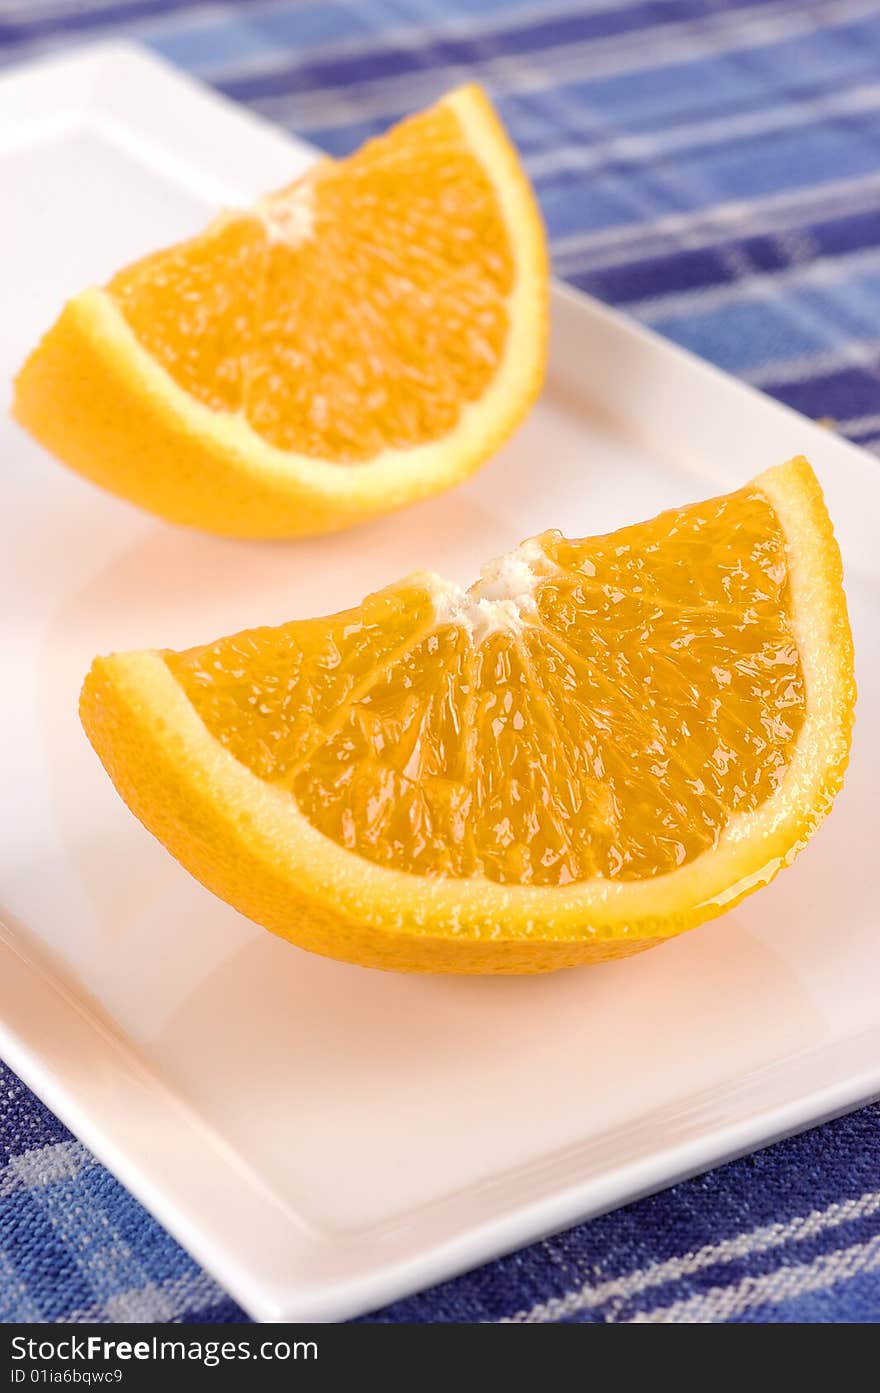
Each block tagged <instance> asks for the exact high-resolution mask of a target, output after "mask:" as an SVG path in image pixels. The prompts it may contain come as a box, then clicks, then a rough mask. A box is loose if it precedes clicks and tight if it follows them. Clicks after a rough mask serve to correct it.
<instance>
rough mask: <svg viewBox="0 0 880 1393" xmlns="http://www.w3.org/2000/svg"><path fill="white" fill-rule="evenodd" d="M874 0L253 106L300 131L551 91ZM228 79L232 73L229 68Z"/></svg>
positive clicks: (700, 24) (768, 9)
mask: <svg viewBox="0 0 880 1393" xmlns="http://www.w3.org/2000/svg"><path fill="white" fill-rule="evenodd" d="M876 13H877V5H876V0H827V2H826V3H825V4H822V5H821V6H819V7H818V10H814V9H813V8H808V7H807V6H805V5H804V4H803V3H801V0H777V3H766V2H765V3H762V4H757V5H755V6H754V7H750V8H748V9H742V10H737V11H735V12H732V11H731V12H725V11H719V12H718V13H717V14H716V15H713V16H706V15H703V16H700V17H699V18H698V19H695V20H682V21H680V22H679V23H678V24H670V25H668V26H666V27H665V28H664V29H663V30H662V31H658V32H656V33H655V32H652V33H651V34H650V36H647V35H646V34H645V32H644V31H637V32H635V33H630V34H626V35H622V36H621V35H612V36H609V37H608V38H601V39H584V40H582V41H581V42H579V43H561V44H559V45H558V47H555V48H547V49H542V50H541V51H540V53H539V54H531V55H530V54H522V55H520V54H516V55H501V56H499V57H496V58H491V57H490V58H487V59H486V60H485V61H484V62H477V63H473V64H470V65H466V64H460V63H456V64H450V65H448V66H446V67H439V66H434V67H429V68H425V69H423V70H420V71H419V72H416V73H411V74H407V75H406V76H403V77H395V79H394V82H393V83H390V82H389V81H388V79H387V78H386V77H377V78H375V79H368V80H365V81H362V82H359V83H354V84H351V85H350V86H347V87H342V88H338V87H334V86H330V87H325V88H321V89H319V90H317V91H312V92H302V93H298V92H297V91H296V90H295V84H294V86H293V89H292V90H291V91H290V92H289V93H285V94H284V95H282V96H280V97H264V98H255V99H254V100H253V102H252V103H250V104H251V105H253V106H254V108H255V109H257V110H259V111H262V112H263V113H264V114H266V115H269V116H273V115H275V116H277V117H278V118H279V119H280V118H281V117H282V116H284V115H288V116H289V115H290V114H291V112H292V111H295V113H296V120H297V122H298V124H299V126H300V128H301V129H302V131H303V133H304V134H307V133H308V129H309V128H310V127H319V126H320V127H324V128H325V129H330V128H332V127H335V126H345V125H350V124H360V123H361V122H363V121H364V120H367V119H371V118H380V117H383V116H388V115H390V114H396V113H398V112H400V111H402V110H416V109H418V108H420V107H422V106H424V105H426V104H427V102H428V101H430V100H431V99H432V98H434V97H436V95H437V93H438V92H442V91H443V90H444V89H446V88H448V87H452V86H454V85H455V84H456V83H458V82H461V81H465V80H467V81H471V80H473V79H474V77H476V78H477V79H478V80H480V81H483V82H486V83H487V84H488V85H490V86H491V87H492V89H493V92H494V94H495V95H496V96H497V95H499V94H502V95H503V94H505V93H512V94H520V93H533V92H541V91H545V90H550V91H553V89H555V88H557V87H559V86H560V84H561V83H564V82H568V81H573V82H584V81H586V80H587V79H588V78H596V77H602V76H610V75H614V76H618V75H620V74H622V73H627V72H636V71H638V70H641V69H659V68H663V67H667V66H669V65H670V64H672V63H675V62H695V61H699V60H700V59H703V58H706V57H713V56H716V55H721V54H724V53H731V52H740V53H745V52H749V51H751V50H753V49H756V48H762V47H764V46H765V45H768V44H772V43H778V42H780V41H782V40H785V39H791V38H796V37H797V36H798V35H801V34H808V33H815V32H816V31H817V25H818V26H819V27H821V28H822V29H830V28H833V27H834V26H835V25H843V24H846V23H851V22H852V21H853V20H857V19H862V18H866V17H869V16H873V15H876ZM228 80H230V81H231V80H232V78H231V75H230V78H229V79H228Z"/></svg>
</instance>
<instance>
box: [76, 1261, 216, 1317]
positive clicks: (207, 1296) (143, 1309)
mask: <svg viewBox="0 0 880 1393" xmlns="http://www.w3.org/2000/svg"><path fill="white" fill-rule="evenodd" d="M226 1300H227V1296H226V1293H225V1292H224V1291H223V1290H222V1288H221V1287H219V1286H218V1285H217V1283H216V1282H215V1281H214V1279H213V1277H209V1276H208V1274H207V1272H199V1271H195V1270H194V1271H192V1272H185V1273H184V1274H183V1276H181V1277H172V1278H169V1279H168V1280H167V1281H164V1282H145V1283H144V1285H143V1286H142V1287H132V1288H131V1289H130V1290H128V1291H124V1292H120V1293H119V1294H118V1295H116V1296H111V1297H109V1298H108V1299H107V1301H106V1302H104V1303H103V1304H102V1305H96V1306H89V1307H88V1308H87V1309H83V1310H79V1311H71V1312H69V1313H68V1314H67V1315H65V1316H63V1317H60V1318H59V1324H61V1325H94V1324H95V1323H96V1322H98V1321H105V1320H111V1321H144V1322H145V1323H151V1324H155V1323H158V1322H164V1321H172V1320H178V1319H179V1318H180V1317H181V1316H183V1315H186V1313H187V1312H188V1311H204V1310H209V1309H210V1308H211V1307H212V1306H219V1305H220V1304H221V1302H223V1301H226Z"/></svg>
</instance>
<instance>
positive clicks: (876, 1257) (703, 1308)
mask: <svg viewBox="0 0 880 1393" xmlns="http://www.w3.org/2000/svg"><path fill="white" fill-rule="evenodd" d="M878 1267H880V1234H878V1235H877V1236H876V1238H872V1239H870V1241H869V1242H867V1243H854V1244H853V1246H852V1247H851V1248H841V1249H839V1250H838V1251H837V1252H836V1253H824V1254H823V1255H822V1256H821V1257H818V1258H816V1259H815V1260H814V1261H813V1262H809V1263H801V1264H798V1266H796V1267H779V1268H777V1269H776V1271H775V1272H768V1273H766V1274H765V1275H764V1276H763V1277H744V1278H743V1279H742V1281H741V1282H737V1283H736V1284H735V1285H734V1286H730V1287H712V1288H711V1290H710V1291H707V1292H702V1293H701V1294H700V1295H699V1296H691V1297H689V1298H688V1299H687V1300H685V1301H675V1302H673V1304H672V1305H671V1306H661V1307H659V1308H657V1309H656V1310H653V1311H640V1312H639V1313H638V1314H637V1315H635V1316H633V1317H632V1319H631V1321H628V1322H627V1324H630V1325H714V1324H721V1323H723V1322H724V1321H729V1320H733V1319H734V1317H735V1316H741V1315H742V1314H743V1313H744V1312H745V1311H748V1310H754V1308H755V1307H756V1306H779V1305H781V1304H782V1303H783V1302H785V1301H794V1300H796V1299H797V1298H798V1297H800V1296H807V1295H808V1294H809V1293H810V1292H814V1291H825V1290H827V1288H828V1287H833V1286H836V1285H837V1283H838V1282H848V1281H850V1280H851V1279H852V1278H853V1277H857V1276H858V1275H859V1274H860V1273H862V1272H874V1271H876V1270H877V1268H878Z"/></svg>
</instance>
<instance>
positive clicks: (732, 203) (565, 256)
mask: <svg viewBox="0 0 880 1393" xmlns="http://www.w3.org/2000/svg"><path fill="white" fill-rule="evenodd" d="M119 35H124V36H125V37H127V38H131V39H135V40H137V41H139V42H141V43H143V44H145V45H147V46H148V47H150V48H152V49H154V50H155V51H156V52H158V53H160V54H162V55H163V56H164V57H165V58H167V59H169V60H170V61H171V62H173V63H176V64H178V65H179V66H181V67H182V68H184V69H186V70H187V71H188V72H190V73H193V74H195V75H197V76H199V77H201V78H202V79H204V80H205V81H206V82H208V83H210V84H212V85H213V86H214V87H216V88H217V89H219V90H220V91H221V92H224V93H226V94H227V95H228V96H230V97H233V98H234V99H236V100H238V101H241V102H245V103H247V104H248V105H249V106H251V107H252V108H253V109H254V110H256V111H258V112H261V113H262V114H263V115H264V116H267V117H269V118H270V119H271V120H273V121H277V122H280V123H281V124H282V125H284V126H287V127H289V128H290V130H292V131H296V132H297V133H299V134H301V135H303V136H306V137H307V138H308V139H310V140H313V141H315V142H316V143H317V144H318V145H321V146H323V147H325V148H326V149H327V150H329V151H331V152H332V153H334V154H343V153H345V152H347V151H348V150H350V149H352V148H353V147H354V146H355V145H357V144H359V143H360V142H361V141H362V140H363V139H364V138H365V137H366V136H367V135H369V134H371V133H373V132H375V131H378V130H380V129H382V128H383V127H384V126H385V125H386V124H387V123H388V122H389V121H390V120H392V119H393V118H396V117H398V116H400V115H402V114H403V113H404V112H406V111H409V110H411V109H414V108H417V107H420V106H422V105H424V104H426V103H427V102H429V101H431V100H433V99H434V98H435V97H436V96H437V95H438V94H439V93H440V92H442V91H443V90H444V89H446V88H449V87H451V86H453V85H455V84H456V83H458V82H460V81H462V80H463V79H465V78H476V79H478V80H479V81H480V82H482V83H484V84H485V86H486V87H487V88H488V89H489V91H490V92H491V94H492V96H493V97H494V99H495V100H496V102H497V104H498V106H499V108H500V110H501V113H502V116H503V117H504V119H505V121H506V122H507V124H508V126H509V128H510V129H511V131H512V133H513V135H514V137H515V139H516V140H517V142H518V144H519V146H520V149H521V150H522V152H523V155H524V157H525V160H526V163H527V166H528V169H529V172H530V174H531V176H532V179H533V180H534V182H535V185H536V188H537V191H538V194H539V197H540V200H541V204H542V207H543V210H544V214H545V217H546V221H547V225H548V229H549V233H550V238H551V243H552V248H553V254H554V260H555V268H556V272H557V274H558V275H560V276H562V277H564V278H565V279H567V280H569V281H571V282H572V283H574V284H575V285H578V286H580V287H582V288H584V289H586V290H589V291H591V292H592V293H593V294H594V295H597V296H599V297H600V298H602V299H604V300H607V301H609V302H611V303H613V304H616V305H620V306H623V307H625V308H626V310H627V311H628V312H629V313H631V314H633V315H635V316H636V317H637V318H639V319H641V320H642V321H644V322H645V323H649V324H651V325H652V326H653V327H654V328H656V329H658V330H660V332H661V333H664V334H667V335H669V336H670V337H671V338H674V339H676V340H677V341H678V342H679V343H682V344H685V345H686V346H687V347H688V348H691V349H693V350H695V351H696V352H697V353H700V354H703V355H704V356H705V357H707V358H711V359H712V360H713V361H714V362H716V363H719V364H720V365H721V366H722V367H723V368H726V369H728V370H729V371H731V372H734V373H737V374H739V375H740V376H742V377H744V378H746V379H747V380H748V381H750V382H752V383H755V384H757V385H759V386H760V387H762V388H763V389H764V390H766V391H768V392H770V393H772V394H773V395H774V396H776V397H778V398H780V399H781V400H783V401H785V402H788V403H789V404H791V405H793V406H795V407H797V408H798V409H799V410H802V411H804V412H806V414H807V415H809V416H813V417H830V418H832V419H833V421H834V422H835V424H836V426H837V428H838V429H839V430H841V431H843V432H845V433H846V434H847V435H848V436H849V437H850V438H851V439H853V440H856V441H859V442H860V443H862V444H865V445H867V446H868V447H869V448H875V449H880V4H877V3H871V0H545V3H538V0H531V2H530V3H529V2H528V0H523V3H517V0H512V2H511V0H347V2H346V0H301V2H300V3H285V0H273V3H263V0H238V3H217V2H215V3H204V2H203V3H199V4H179V3H172V2H171V0H84V3H76V0H0V64H3V65H8V64H13V63H17V62H20V61H24V60H26V59H29V58H31V57H34V56H36V55H37V54H39V53H42V52H44V51H48V50H50V49H59V48H64V47H70V46H73V45H76V44H82V43H85V42H91V41H94V40H97V39H99V38H108V37H111V36H119ZM0 1167H2V1169H0V1319H2V1320H3V1321H15V1320H19V1321H35V1320H45V1321H58V1320H66V1321H82V1320H98V1321H120V1320H153V1321H186V1320H200V1321H216V1322H221V1321H242V1320H244V1319H246V1317H245V1316H244V1315H243V1313H242V1312H241V1311H240V1310H239V1309H238V1308H237V1307H236V1306H235V1304H234V1303H233V1302H232V1301H231V1300H230V1299H229V1297H227V1296H226V1295H225V1293H224V1292H223V1291H221V1290H220V1289H219V1288H218V1287H217V1285H216V1284H215V1283H214V1281H213V1280H212V1279H211V1278H210V1277H208V1276H207V1274H205V1273H204V1272H202V1271H201V1270H200V1269H199V1268H198V1266H197V1265H196V1264H195V1263H194V1262H193V1261H192V1259H191V1258H190V1257H189V1256H188V1255H187V1254H186V1253H185V1252H183V1251H182V1249H181V1248H180V1247H179V1246H178V1245H177V1244H176V1243H175V1242H174V1241H173V1240H172V1239H171V1238H170V1237H169V1236H168V1235H167V1234H166V1233H165V1232H164V1231H163V1230H162V1229H161V1228H160V1227H159V1226H158V1225H157V1224H156V1223H155V1222H154V1221H153V1220H152V1219H151V1218H150V1216H149V1215H148V1214H147V1213H146V1212H145V1211H144V1210H143V1209H142V1208H141V1207H140V1205H138V1204H137V1203H136V1202H135V1200H134V1199H133V1198H132V1197H131V1196H130V1195H128V1194H127V1193H126V1192H125V1191H124V1190H123V1189H122V1188H121V1187H120V1186H119V1185H118V1184H117V1182H116V1181H115V1180H114V1179H113V1178H112V1177H111V1176H110V1175H109V1174H108V1172H107V1171H106V1170H104V1169H103V1167H102V1166H100V1165H99V1164H98V1162H97V1161H96V1160H95V1159H94V1157H92V1156H91V1155H90V1154H89V1153H88V1152H87V1151H86V1150H85V1148H84V1147H83V1146H81V1145H80V1143H79V1142H77V1141H76V1140H75V1138H73V1137H72V1136H71V1135H70V1134H69V1132H67V1131H66V1130H65V1128H64V1127H62V1125H61V1124H60V1123H59V1122H58V1120H57V1119H56V1118H54V1117H53V1116H52V1115H51V1113H49V1112H48V1111H47V1110H46V1109H45V1108H44V1107H43V1106H42V1104H41V1103H40V1102H38V1101H37V1099H36V1098H34V1097H33V1095H32V1094H30V1093H29V1092H28V1090H27V1089H26V1088H25V1087H24V1086H23V1085H22V1084H21V1083H20V1081H19V1080H18V1079H17V1078H16V1077H15V1076H14V1075H13V1074H12V1073H11V1072H9V1071H8V1070H6V1069H4V1068H3V1066H2V1065H0ZM368 1319H372V1320H380V1321H474V1320H481V1321H482V1320H490V1321H496V1320H510V1319H513V1320H515V1321H584V1322H591V1321H599V1322H602V1321H604V1322H629V1321H658V1322H676V1321H691V1322H724V1321H732V1322H823V1321H873V1320H878V1319H880V1109H878V1107H877V1106H874V1107H869V1108H866V1109H864V1110H862V1111H861V1112H858V1113H855V1114H853V1115H852V1116H850V1117H848V1118H845V1119H842V1120H840V1121H837V1122H834V1123H831V1124H829V1125H827V1126H825V1127H822V1128H818V1129H816V1130H814V1131H811V1132H807V1133H805V1134H804V1135H802V1136H800V1137H797V1138H795V1139H793V1140H790V1141H787V1142H784V1143H781V1144H779V1145H777V1146H774V1147H771V1148H768V1149H767V1150H765V1151H762V1152H760V1153H758V1154H757V1155H755V1156H752V1157H750V1158H748V1159H746V1160H741V1161H737V1162H735V1163H733V1164H731V1165H728V1166H725V1167H723V1168H721V1169H719V1170H716V1171H714V1172H712V1173H711V1174H709V1175H706V1176H703V1177H701V1178H699V1179H696V1180H691V1181H689V1182H687V1183H684V1184H681V1185H677V1186H675V1187H674V1188H673V1189H671V1190H667V1191H666V1192H664V1193H663V1194H660V1195H657V1196H655V1197H653V1198H651V1199H647V1200H643V1201H641V1202H639V1203H638V1204H633V1205H629V1206H627V1207H626V1208H624V1209H621V1210H618V1211H617V1212H615V1213H613V1214H610V1215H607V1216H606V1217H604V1218H600V1219H596V1220H593V1221H592V1222H590V1223H587V1224H583V1225H581V1226H580V1227H578V1228H575V1229H573V1230H571V1231H570V1232H568V1233H565V1234H562V1235H560V1236H559V1237H557V1238H553V1239H548V1240H546V1241H545V1242H542V1243H538V1244H535V1245H534V1246H533V1247H531V1248H528V1249H526V1250H524V1251H523V1252H520V1253H517V1254H515V1255H514V1256H511V1257H508V1258H504V1259H502V1260H501V1261H499V1262H495V1263H492V1264H490V1265H489V1266H487V1267H484V1268H481V1269H479V1270H478V1271H475V1272H472V1273H470V1274H468V1275H466V1276H463V1277H460V1278H457V1279H456V1280H454V1281H450V1282H447V1283H444V1284H443V1285H442V1286H439V1287H435V1288H433V1289H432V1290H430V1291H426V1292H423V1293H421V1294H420V1295H417V1296H413V1297H410V1298H409V1299H407V1300H405V1301H400V1302H398V1303H396V1304H395V1305H393V1306H390V1307H388V1308H386V1309H385V1310H383V1311H380V1312H377V1313H375V1314H374V1315H372V1316H371V1317H368Z"/></svg>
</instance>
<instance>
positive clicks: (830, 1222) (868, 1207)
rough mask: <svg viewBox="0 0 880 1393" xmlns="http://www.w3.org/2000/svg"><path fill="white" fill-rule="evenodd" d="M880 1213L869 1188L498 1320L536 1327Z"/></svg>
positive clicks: (876, 1194)
mask: <svg viewBox="0 0 880 1393" xmlns="http://www.w3.org/2000/svg"><path fill="white" fill-rule="evenodd" d="M878 1212H880V1191H870V1192H868V1193H866V1194H864V1195H861V1196H860V1197H859V1198H858V1199H852V1200H842V1201H840V1200H835V1201H834V1203H833V1204H830V1205H828V1207H827V1208H826V1209H821V1210H818V1209H817V1210H813V1211H812V1213H810V1214H806V1215H798V1216H797V1217H796V1218H794V1219H790V1220H789V1221H788V1223H785V1224H782V1223H776V1224H766V1225H765V1226H764V1227H762V1228H758V1229H752V1230H751V1232H750V1233H741V1234H737V1236H736V1237H735V1238H724V1239H722V1240H721V1241H720V1242H719V1243H707V1244H706V1246H705V1247H703V1248H699V1249H697V1250H696V1251H695V1252H690V1253H682V1254H681V1255H680V1256H678V1257H674V1258H667V1259H666V1261H665V1262H659V1263H656V1264H654V1266H652V1267H643V1268H639V1269H638V1270H637V1271H635V1272H628V1273H626V1275H625V1276H622V1277H611V1278H609V1279H608V1280H607V1281H604V1282H596V1283H591V1282H587V1283H586V1284H585V1285H584V1286H582V1287H581V1288H580V1289H579V1290H578V1291H573V1292H569V1293H568V1295H567V1296H560V1297H554V1298H552V1299H551V1300H550V1301H541V1302H539V1303H538V1304H537V1305H535V1306H532V1307H531V1308H530V1309H529V1310H527V1311H518V1312H517V1314H516V1315H514V1316H508V1317H506V1318H505V1319H504V1320H503V1321H501V1322H499V1323H500V1324H502V1325H510V1324H517V1325H538V1324H545V1323H547V1322H553V1321H560V1320H565V1319H567V1318H568V1317H569V1316H573V1315H576V1314H577V1313H578V1312H579V1311H590V1310H595V1309H596V1308H597V1307H599V1306H604V1305H606V1304H607V1303H608V1302H609V1301H614V1300H617V1301H621V1302H622V1301H629V1300H631V1299H632V1298H633V1297H634V1296H638V1295H639V1294H640V1293H641V1292H643V1291H649V1290H650V1289H651V1288H652V1287H658V1286H663V1285H665V1283H667V1282H680V1281H681V1280H682V1278H683V1277H689V1276H691V1275H692V1274H693V1273H695V1272H700V1271H702V1270H703V1269H704V1268H707V1267H715V1266H716V1265H717V1264H722V1263H728V1262H735V1261H736V1260H737V1259H738V1258H746V1257H750V1256H753V1255H754V1254H756V1253H766V1252H769V1251H770V1250H772V1249H774V1248H782V1247H784V1246H785V1244H787V1243H803V1242H805V1241H806V1240H807V1239H809V1238H815V1237H816V1236H817V1235H818V1234H820V1233H824V1232H826V1231H827V1230H828V1229H834V1228H838V1227H839V1226H840V1225H841V1224H848V1223H852V1222H853V1221H854V1220H856V1219H865V1218H868V1217H869V1216H870V1215H872V1214H876V1213H878Z"/></svg>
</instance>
